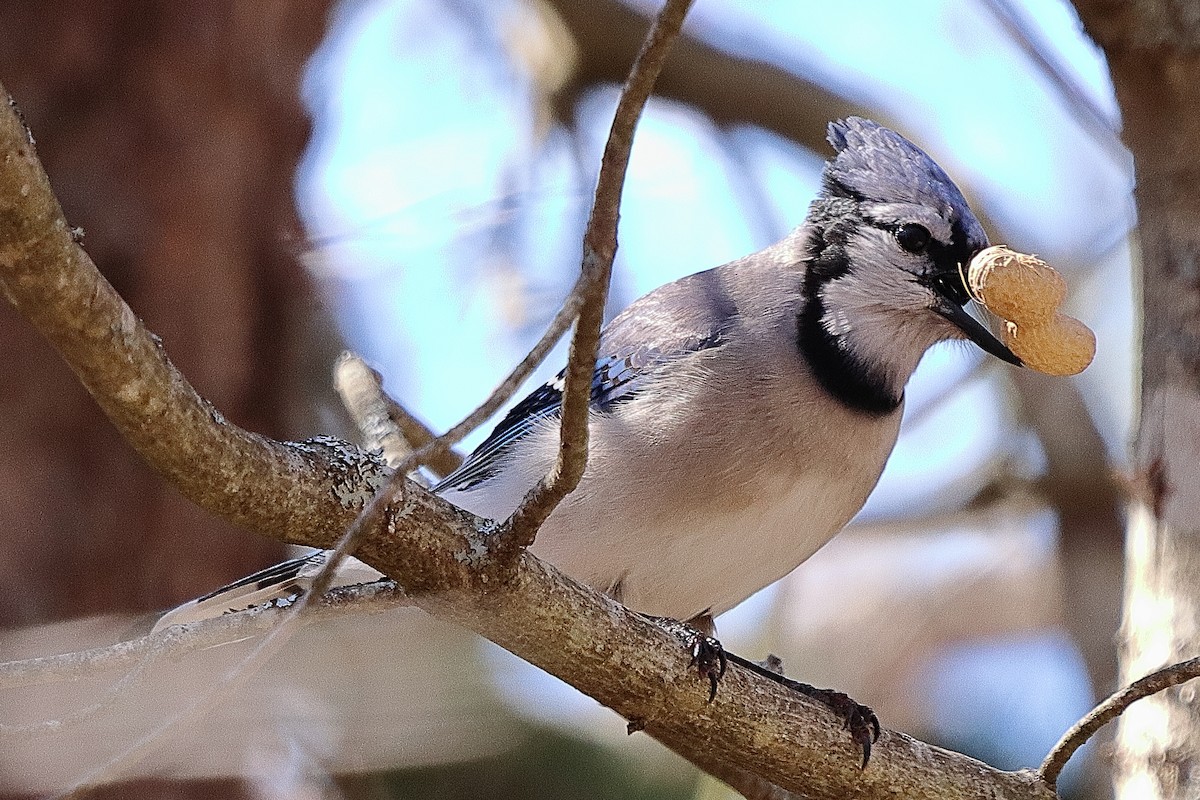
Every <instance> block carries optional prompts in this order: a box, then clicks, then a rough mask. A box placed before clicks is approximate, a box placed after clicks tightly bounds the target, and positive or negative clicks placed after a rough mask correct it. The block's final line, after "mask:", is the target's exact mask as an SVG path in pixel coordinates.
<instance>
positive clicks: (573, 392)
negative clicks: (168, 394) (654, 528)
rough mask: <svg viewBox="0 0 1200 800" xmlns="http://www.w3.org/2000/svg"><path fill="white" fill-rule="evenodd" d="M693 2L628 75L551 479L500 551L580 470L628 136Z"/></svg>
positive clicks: (587, 241) (521, 535)
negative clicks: (556, 456)
mask: <svg viewBox="0 0 1200 800" xmlns="http://www.w3.org/2000/svg"><path fill="white" fill-rule="evenodd" d="M692 2H693V0H667V2H666V4H665V5H664V6H663V9H662V11H661V12H659V14H658V16H657V17H656V18H655V20H654V26H653V27H652V28H651V30H650V34H649V35H648V36H647V37H646V41H645V43H644V44H643V45H642V50H641V52H640V53H638V57H637V59H636V60H635V61H634V63H633V66H632V67H631V68H630V71H629V77H627V78H626V79H625V86H624V88H623V89H622V90H621V98H620V100H619V101H618V102H617V110H616V112H615V113H614V115H613V122H612V127H611V128H610V129H609V132H608V141H607V142H606V143H605V145H604V155H603V156H602V157H601V160H600V175H599V178H598V179H597V182H596V193H595V199H594V200H593V202H592V212H591V215H590V217H589V218H588V223H587V230H586V231H585V232H584V235H583V266H582V270H581V272H582V274H581V276H580V280H581V281H584V282H585V283H584V291H583V297H582V303H581V305H580V308H579V319H578V321H577V322H576V324H575V336H574V337H573V338H572V339H571V349H570V353H569V355H568V357H567V369H566V380H565V382H564V387H563V398H562V423H561V426H560V429H559V449H558V458H557V460H556V461H555V464H554V468H553V470H551V472H550V474H549V475H547V476H546V477H545V478H543V479H542V480H541V481H539V482H538V484H537V485H536V486H535V487H534V488H533V489H532V490H530V492H529V493H528V494H527V495H526V496H525V499H524V500H522V501H521V504H520V505H519V506H517V509H516V510H515V511H514V512H513V513H512V516H511V517H510V518H509V520H508V522H507V523H506V528H507V531H506V533H505V539H508V540H511V541H510V542H509V543H508V544H507V547H508V548H509V549H510V551H511V549H512V548H515V547H527V546H529V545H530V544H532V543H533V538H534V536H535V534H536V533H537V529H538V528H539V527H541V524H542V523H543V522H545V521H546V518H547V517H549V516H550V512H552V511H553V510H554V508H555V507H556V506H557V505H558V504H559V502H561V501H562V499H563V498H564V497H566V496H567V495H568V494H570V493H571V492H572V491H574V490H575V487H576V486H578V485H579V480H580V478H582V477H583V471H584V468H585V467H586V466H587V449H588V413H589V408H590V406H591V393H592V376H593V375H594V373H595V370H596V356H597V353H598V351H599V348H600V325H601V323H602V322H603V321H604V307H605V304H606V303H607V301H608V287H609V282H610V279H611V277H612V266H613V259H615V258H616V255H617V221H618V219H619V216H620V214H619V212H620V207H621V191H622V190H623V189H624V187H625V172H626V168H627V167H628V166H629V154H630V151H631V150H632V149H633V133H634V130H635V129H636V128H637V123H638V120H639V119H641V116H642V109H643V108H645V107H646V101H647V100H649V99H650V92H651V91H652V90H653V88H654V82H655V80H657V79H658V75H659V73H660V72H661V71H662V67H663V63H664V62H665V61H666V58H667V54H668V53H670V51H671V45H673V44H674V43H675V39H676V38H678V36H679V30H680V28H682V27H683V19H684V17H685V16H687V12H688V9H690V8H691V6H692ZM573 294H574V293H573Z"/></svg>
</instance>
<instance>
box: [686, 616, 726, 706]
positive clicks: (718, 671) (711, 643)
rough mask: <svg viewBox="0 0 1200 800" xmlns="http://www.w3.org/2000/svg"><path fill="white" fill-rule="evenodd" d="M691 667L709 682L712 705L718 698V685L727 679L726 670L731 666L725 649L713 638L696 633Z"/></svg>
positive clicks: (694, 633)
mask: <svg viewBox="0 0 1200 800" xmlns="http://www.w3.org/2000/svg"><path fill="white" fill-rule="evenodd" d="M690 666H693V667H695V668H696V672H697V673H699V675H700V678H701V679H702V680H703V679H707V680H708V702H710V703H711V702H712V701H713V700H714V699H715V698H716V696H717V684H719V683H720V682H721V678H723V677H725V668H726V667H728V666H729V660H728V658H727V657H726V655H725V648H724V647H722V646H721V643H720V642H718V641H717V640H716V639H714V638H713V637H711V636H705V635H704V634H703V633H700V632H699V631H694V632H693V633H692V660H691V663H690Z"/></svg>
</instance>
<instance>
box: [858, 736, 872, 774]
mask: <svg viewBox="0 0 1200 800" xmlns="http://www.w3.org/2000/svg"><path fill="white" fill-rule="evenodd" d="M859 744H861V745H862V751H863V760H862V766H861V767H859V769H866V768H867V762H868V761H870V760H871V740H870V739H868V738H864V739H863V740H862V741H861V742H859Z"/></svg>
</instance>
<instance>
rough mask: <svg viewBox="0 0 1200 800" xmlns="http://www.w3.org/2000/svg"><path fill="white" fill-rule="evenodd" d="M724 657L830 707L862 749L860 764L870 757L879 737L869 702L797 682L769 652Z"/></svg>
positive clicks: (879, 731) (863, 766)
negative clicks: (759, 657) (762, 658)
mask: <svg viewBox="0 0 1200 800" xmlns="http://www.w3.org/2000/svg"><path fill="white" fill-rule="evenodd" d="M728 658H729V660H730V661H733V662H734V663H735V664H738V665H739V666H743V667H746V668H747V669H749V670H750V671H752V672H757V673H758V674H759V675H762V676H763V677H766V678H770V679H771V680H773V681H776V682H778V683H782V684H783V685H784V686H787V687H788V688H789V689H792V690H793V691H796V692H799V693H800V694H802V695H804V696H805V697H809V698H812V699H813V700H816V701H817V702H818V703H820V704H821V705H823V706H825V707H826V708H828V709H829V710H831V711H832V712H833V713H834V714H835V715H836V716H837V717H838V719H840V720H841V721H842V725H843V727H845V728H846V730H848V731H850V738H851V739H853V740H854V741H855V742H856V743H857V744H858V746H859V747H860V748H861V749H862V754H863V759H862V768H863V769H866V768H867V762H868V761H870V760H871V745H872V744H874V743H875V742H877V741H879V734H880V733H881V732H882V731H881V729H880V726H879V717H877V716H875V712H874V711H872V710H871V709H870V707H869V706H864V705H863V704H861V703H858V702H856V701H855V700H854V699H852V698H851V697H850V696H849V695H847V694H846V693H844V692H835V691H833V690H832V689H818V688H817V687H815V686H810V685H809V684H807V683H801V682H800V681H794V680H792V679H791V678H787V677H784V675H783V671H782V664H781V663H780V662H779V659H777V658H774V657H773V656H768V657H767V661H766V662H764V663H762V664H759V663H757V662H754V661H748V660H746V659H744V658H742V657H741V656H737V655H734V654H733V653H730V654H729V655H728Z"/></svg>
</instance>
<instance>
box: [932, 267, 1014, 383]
mask: <svg viewBox="0 0 1200 800" xmlns="http://www.w3.org/2000/svg"><path fill="white" fill-rule="evenodd" d="M933 294H934V296H935V297H936V298H937V299H936V300H934V304H933V310H934V311H936V312H937V313H939V314H941V315H942V316H943V317H945V318H946V319H948V320H950V321H951V322H952V323H954V327H956V328H958V329H959V330H960V331H962V332H963V333H965V334H966V335H967V338H968V339H970V340H971V341H972V342H974V343H975V344H977V345H979V347H980V348H981V349H982V350H983V351H984V352H985V353H991V354H992V355H994V356H995V357H996V358H998V359H1000V360H1001V361H1007V362H1008V363H1009V364H1013V365H1014V366H1018V367H1022V366H1024V364H1023V363H1022V362H1021V359H1019V358H1017V357H1016V355H1014V354H1013V351H1012V350H1009V349H1008V348H1007V347H1005V346H1004V343H1003V342H1001V341H1000V340H999V339H997V338H996V337H995V336H993V335H992V332H991V331H989V330H988V329H987V328H986V327H984V326H983V323H981V322H980V321H979V320H977V319H975V318H974V317H972V316H971V315H970V314H968V313H967V309H966V308H965V307H964V306H962V305H960V304H959V303H957V302H955V301H954V299H953V298H951V297H948V296H947V295H946V294H944V293H943V292H942V291H941V287H940V286H937V285H935V286H934V287H933Z"/></svg>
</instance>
